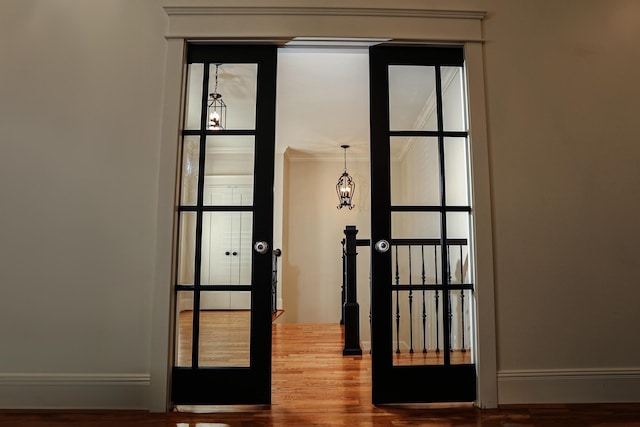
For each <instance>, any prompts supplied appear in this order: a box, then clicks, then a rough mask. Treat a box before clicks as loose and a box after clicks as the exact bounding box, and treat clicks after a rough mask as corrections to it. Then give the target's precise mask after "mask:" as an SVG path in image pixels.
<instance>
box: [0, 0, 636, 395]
mask: <svg viewBox="0 0 640 427" xmlns="http://www.w3.org/2000/svg"><path fill="white" fill-rule="evenodd" d="M375 4H379V2H376V1H373V2H372V5H375ZM407 4H409V5H411V4H412V2H411V1H407ZM425 4H428V5H432V6H433V7H441V8H460V9H473V10H475V9H484V10H487V11H488V15H487V17H486V18H485V21H484V24H483V31H484V38H485V44H484V48H483V49H484V63H485V70H484V71H485V73H486V87H485V89H486V94H487V112H488V128H489V141H490V166H491V183H492V200H491V203H492V211H493V219H494V224H493V225H494V255H495V279H496V283H495V285H496V315H497V322H498V325H497V352H498V370H499V399H500V402H501V403H510V402H534V401H544V400H547V401H556V402H559V401H564V402H567V401H594V400H601V401H603V400H618V401H621V400H635V401H637V400H638V399H640V396H638V390H640V387H638V386H637V384H638V381H639V378H640V366H639V364H638V360H640V339H638V338H639V337H638V333H637V330H636V328H635V327H634V325H637V324H638V323H639V322H640V311H639V310H638V309H637V301H638V299H639V298H640V288H639V287H638V286H637V277H638V274H639V273H640V270H639V268H640V267H639V266H638V263H637V262H635V260H636V259H637V258H638V249H637V240H638V237H639V233H638V226H637V209H638V205H639V202H638V198H637V197H636V193H635V189H636V188H638V187H640V173H639V172H638V171H639V169H638V167H637V159H638V158H639V157H640V144H637V138H638V135H637V117H636V116H637V112H638V111H640V86H639V85H638V84H637V76H638V75H640V57H638V55H635V54H634V52H638V51H639V50H640V27H639V26H638V25H637V19H636V18H637V16H640V3H638V2H636V1H634V0H579V1H578V0H566V1H563V2H557V1H553V0H535V1H534V0H481V1H474V0H456V1H446V2H445V1H442V0H431V1H428V2H421V3H420V5H421V6H424V5H425ZM166 23H167V19H166V16H165V15H164V12H163V11H162V9H161V5H160V3H159V2H157V1H155V0H138V1H136V2H131V1H126V0H110V1H108V2H107V1H102V2H97V1H94V2H90V3H88V2H83V1H80V0H57V1H42V0H40V1H38V0H5V1H4V2H2V5H1V6H0V52H1V55H0V69H1V70H2V72H1V73H0V99H1V100H2V101H1V102H0V142H1V144H0V183H1V184H0V198H1V200H2V209H1V210H0V215H1V217H0V220H1V223H2V226H1V227H0V242H1V244H0V286H2V289H3V291H2V297H1V298H0V313H2V322H0V336H1V337H2V353H1V355H0V406H2V407H18V406H20V407H51V406H54V407H64V406H67V407H96V406H109V407H138V408H146V407H147V402H146V400H145V396H146V393H147V389H148V387H149V369H150V368H149V364H150V362H149V361H150V358H151V354H150V353H151V347H150V342H149V336H150V334H151V332H152V328H153V327H154V326H157V325H152V324H151V322H150V319H151V301H152V299H153V297H154V293H153V288H154V286H153V285H152V275H153V271H154V265H153V264H154V250H155V238H156V237H155V235H154V233H155V226H154V225H155V222H156V215H157V211H156V195H157V194H158V189H157V186H158V182H160V178H159V176H158V173H159V171H158V166H157V161H158V158H159V155H160V151H159V140H160V134H159V129H160V126H161V111H162V103H163V98H162V95H163V94H162V87H163V75H162V74H163V70H164V69H165V64H164V55H165V51H164V49H165V40H164V39H163V36H164V34H165V28H166ZM252 28H255V27H252ZM370 28H373V27H370ZM382 30H383V28H380V31H382ZM390 30H391V29H389V31H390ZM291 167H292V169H294V168H296V166H295V165H291ZM354 167H356V165H354ZM298 169H300V167H299V166H298ZM337 169H338V172H339V169H340V168H339V167H338V168H337ZM299 172H300V171H298V173H299ZM295 173H296V172H295V171H294V170H292V171H291V175H293V176H295ZM335 173H336V172H335V171H334V170H333V169H332V170H331V174H330V175H331V181H333V179H337V176H336V177H335V178H334V175H335ZM327 174H329V172H327ZM289 182H290V183H291V180H290V181H289ZM325 185H326V184H323V185H322V188H327V190H331V187H332V182H331V184H330V185H329V186H328V187H325ZM332 196H333V195H332ZM332 196H326V197H327V202H328V199H329V197H332ZM289 203H290V204H291V203H292V200H289ZM333 203H334V202H331V205H328V206H327V207H326V210H327V211H331V210H332V209H333V208H332V204H333ZM359 203H360V205H362V202H359ZM323 209H325V208H324V207H323ZM339 214H341V212H335V215H339ZM289 219H290V221H291V222H294V221H295V222H296V223H299V224H300V225H299V226H300V227H307V228H311V227H313V226H314V225H313V222H309V220H308V219H305V218H294V217H291V218H289ZM336 221H337V219H336ZM349 222H350V221H349ZM336 229H339V227H336ZM336 233H337V232H336ZM283 234H284V233H283ZM363 234H364V232H363ZM289 237H291V236H289ZM337 237H338V236H335V237H332V238H331V239H330V240H331V241H335V240H336V238H337ZM291 261H294V260H290V261H289V262H291ZM325 262H334V260H331V259H328V260H326V261H325ZM299 274H301V273H299ZM283 280H284V279H283ZM297 280H300V276H298V278H297ZM329 280H333V279H330V278H327V282H328V281H329ZM322 286H325V282H323V284H322V285H321V286H319V287H318V291H320V290H321V289H324V288H323V287H322ZM332 286H333V285H332ZM158 288H159V289H160V287H158ZM322 297H323V298H326V299H327V300H331V301H334V299H332V298H331V297H329V296H327V295H323V296H322ZM292 314H293V312H292ZM333 319H334V317H333V316H332V317H331V320H332V321H333ZM69 384H73V385H72V386H69Z"/></svg>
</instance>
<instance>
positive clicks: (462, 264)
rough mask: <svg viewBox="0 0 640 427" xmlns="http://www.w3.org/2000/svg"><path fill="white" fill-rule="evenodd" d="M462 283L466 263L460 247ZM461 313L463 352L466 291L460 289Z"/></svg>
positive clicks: (462, 281)
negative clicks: (463, 260)
mask: <svg viewBox="0 0 640 427" xmlns="http://www.w3.org/2000/svg"><path fill="white" fill-rule="evenodd" d="M460 282H461V283H464V263H463V262H462V245H460ZM460 313H462V349H461V350H462V352H463V353H465V352H466V351H467V349H466V346H465V343H464V289H460Z"/></svg>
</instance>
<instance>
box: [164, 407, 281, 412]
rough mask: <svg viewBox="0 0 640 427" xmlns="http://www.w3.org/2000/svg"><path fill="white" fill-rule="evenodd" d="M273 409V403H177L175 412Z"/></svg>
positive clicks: (174, 408)
mask: <svg viewBox="0 0 640 427" xmlns="http://www.w3.org/2000/svg"><path fill="white" fill-rule="evenodd" d="M270 409H271V405H176V406H174V407H173V412H182V413H189V414H215V413H221V412H261V411H268V410H270Z"/></svg>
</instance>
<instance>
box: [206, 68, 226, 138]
mask: <svg viewBox="0 0 640 427" xmlns="http://www.w3.org/2000/svg"><path fill="white" fill-rule="evenodd" d="M220 65H222V64H216V77H215V79H216V80H215V87H214V88H213V93H210V94H209V103H208V104H207V130H224V128H225V126H226V124H227V104H225V103H224V101H223V100H222V95H221V94H220V93H218V68H219V67H220Z"/></svg>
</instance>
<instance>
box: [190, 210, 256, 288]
mask: <svg viewBox="0 0 640 427" xmlns="http://www.w3.org/2000/svg"><path fill="white" fill-rule="evenodd" d="M252 226H253V213H252V212H204V213H203V214H202V265H201V269H200V272H201V274H200V281H201V284H202V285H250V284H251V256H252V249H251V236H252Z"/></svg>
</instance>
